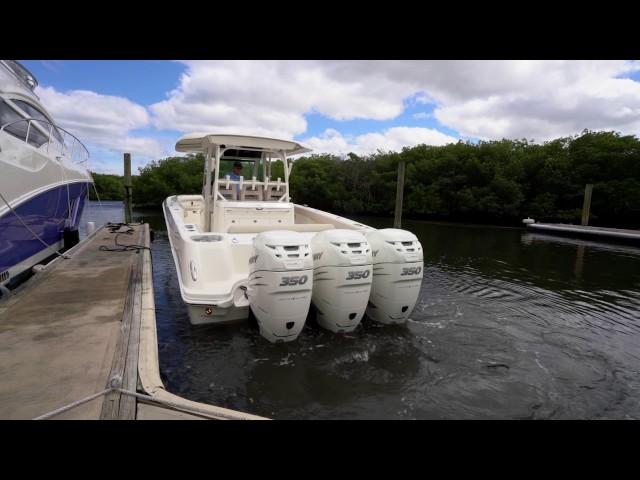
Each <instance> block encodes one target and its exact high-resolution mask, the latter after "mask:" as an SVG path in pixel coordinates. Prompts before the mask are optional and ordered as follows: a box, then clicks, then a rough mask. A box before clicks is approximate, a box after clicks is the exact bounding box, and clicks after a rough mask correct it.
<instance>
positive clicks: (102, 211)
mask: <svg viewBox="0 0 640 480" xmlns="http://www.w3.org/2000/svg"><path fill="white" fill-rule="evenodd" d="M91 185H93V191H94V192H96V198H97V199H98V205H99V206H100V213H101V214H102V222H103V223H102V225H106V224H107V223H108V222H105V218H106V215H105V214H104V208H103V207H102V202H101V201H100V195H98V189H97V188H96V182H91ZM87 193H89V192H88V191H87Z"/></svg>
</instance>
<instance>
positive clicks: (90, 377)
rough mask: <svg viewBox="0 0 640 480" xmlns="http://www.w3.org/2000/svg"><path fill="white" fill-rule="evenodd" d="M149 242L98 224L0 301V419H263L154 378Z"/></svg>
mask: <svg viewBox="0 0 640 480" xmlns="http://www.w3.org/2000/svg"><path fill="white" fill-rule="evenodd" d="M116 236H117V238H118V239H117V242H118V243H119V244H120V245H123V246H125V247H128V248H126V249H125V250H121V251H113V250H111V251H110V250H105V249H114V248H121V247H118V246H117V245H116ZM150 245H151V242H150V235H149V226H148V225H147V224H135V225H132V226H131V227H130V228H129V227H122V228H121V230H120V231H118V232H112V231H110V230H109V229H106V228H101V229H99V230H98V231H96V232H95V233H94V234H93V235H91V236H90V237H89V238H87V239H86V240H84V241H83V242H81V243H80V244H79V245H77V246H76V247H74V248H73V249H71V250H69V251H68V252H67V253H66V254H65V257H67V258H61V257H59V258H57V259H56V260H54V261H53V262H51V263H50V264H49V265H48V266H47V267H46V268H45V269H44V270H43V271H41V272H39V273H37V274H36V275H35V276H34V277H33V278H31V279H29V280H28V281H27V282H26V283H25V284H24V285H22V286H21V287H18V288H17V289H16V291H15V292H14V293H13V294H12V295H11V296H9V297H8V298H6V299H5V298H3V299H2V300H1V301H0V419H95V420H97V419H124V420H135V419H137V420H146V419H149V420H159V419H194V420H196V419H232V420H242V419H246V420H249V419H263V418H262V417H258V416H255V415H251V414H247V413H243V412H237V411H234V410H229V409H225V408H221V407H216V406H213V405H208V404H204V403H198V402H192V401H190V400H187V399H184V398H182V397H179V396H176V395H173V394H172V393H170V392H168V391H166V389H165V388H164V385H163V383H162V381H161V379H160V372H159V361H158V342H157V332H156V318H155V302H154V297H153V275H152V265H151V254H150V250H149V248H150ZM101 247H102V248H101Z"/></svg>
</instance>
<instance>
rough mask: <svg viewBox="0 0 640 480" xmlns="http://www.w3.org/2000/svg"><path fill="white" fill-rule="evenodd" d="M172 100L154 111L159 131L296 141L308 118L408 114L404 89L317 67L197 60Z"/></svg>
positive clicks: (324, 65)
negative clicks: (208, 132) (223, 134)
mask: <svg viewBox="0 0 640 480" xmlns="http://www.w3.org/2000/svg"><path fill="white" fill-rule="evenodd" d="M185 63H186V65H187V71H186V72H185V73H184V74H183V75H182V77H181V79H180V84H179V86H178V88H176V89H175V90H173V91H172V92H170V93H169V95H168V98H167V100H164V101H162V102H158V103H156V104H154V105H151V107H150V109H151V111H152V112H153V114H154V124H155V125H156V126H157V127H158V128H170V129H177V130H181V131H198V130H209V131H216V132H240V133H245V134H255V135H272V136H279V137H293V136H295V135H298V134H302V133H304V132H305V131H306V130H307V121H306V119H305V114H307V113H311V112H316V113H320V114H323V115H325V116H327V117H330V118H333V119H337V120H352V119H358V118H366V119H374V120H389V119H392V118H395V117H397V116H398V115H400V114H401V113H402V111H403V109H404V105H403V98H405V97H407V96H409V95H411V94H412V93H413V91H412V88H411V87H410V86H407V85H403V84H401V83H398V82H395V81H393V80H390V79H387V78H386V77H384V76H376V74H375V73H373V75H369V76H364V77H356V76H351V77H350V78H345V77H341V76H340V75H337V76H334V75H333V73H334V72H333V67H334V66H335V64H333V63H331V62H315V61H194V62H185Z"/></svg>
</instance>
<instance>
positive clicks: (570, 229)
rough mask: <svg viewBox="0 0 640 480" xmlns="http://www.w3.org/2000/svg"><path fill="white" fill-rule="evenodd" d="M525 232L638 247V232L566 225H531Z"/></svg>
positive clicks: (639, 235) (639, 236) (639, 239)
mask: <svg viewBox="0 0 640 480" xmlns="http://www.w3.org/2000/svg"><path fill="white" fill-rule="evenodd" d="M527 230H530V231H535V232H541V233H548V234H554V235H562V236H567V237H581V238H591V239H594V240H603V241H610V242H617V243H627V244H629V243H630V244H635V245H640V230H625V229H620V228H604V227H590V226H583V225H567V224H563V223H531V224H529V225H527Z"/></svg>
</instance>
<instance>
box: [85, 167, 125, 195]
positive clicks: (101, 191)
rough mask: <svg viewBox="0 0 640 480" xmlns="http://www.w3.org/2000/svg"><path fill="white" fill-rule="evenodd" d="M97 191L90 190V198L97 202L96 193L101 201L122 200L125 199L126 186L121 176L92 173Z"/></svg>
mask: <svg viewBox="0 0 640 480" xmlns="http://www.w3.org/2000/svg"><path fill="white" fill-rule="evenodd" d="M91 176H92V177H93V183H94V185H95V189H93V188H90V189H89V198H90V199H91V200H97V198H96V191H97V192H98V197H99V198H100V200H122V199H123V198H124V185H123V183H122V177H121V176H119V175H105V174H102V173H91Z"/></svg>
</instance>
